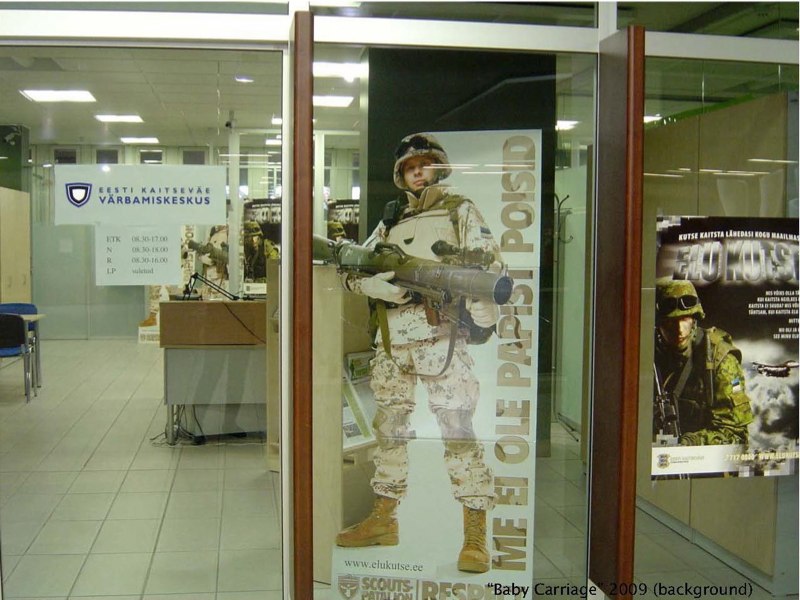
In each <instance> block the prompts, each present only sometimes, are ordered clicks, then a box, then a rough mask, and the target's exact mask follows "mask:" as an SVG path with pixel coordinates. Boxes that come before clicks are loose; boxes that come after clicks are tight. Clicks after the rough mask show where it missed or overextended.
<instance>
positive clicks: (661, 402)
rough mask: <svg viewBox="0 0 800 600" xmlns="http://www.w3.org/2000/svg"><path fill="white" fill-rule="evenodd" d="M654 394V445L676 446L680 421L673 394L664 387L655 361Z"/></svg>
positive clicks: (679, 434)
mask: <svg viewBox="0 0 800 600" xmlns="http://www.w3.org/2000/svg"><path fill="white" fill-rule="evenodd" d="M653 376H654V378H655V382H656V395H655V397H654V398H653V425H654V429H655V430H656V432H657V433H656V445H658V446H676V445H677V444H678V439H679V438H680V437H681V423H680V417H679V415H678V402H677V398H675V394H671V393H669V392H667V391H666V390H665V389H664V386H663V385H662V383H661V376H660V375H659V373H658V367H657V366H656V363H653Z"/></svg>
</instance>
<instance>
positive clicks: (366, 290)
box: [361, 271, 411, 304]
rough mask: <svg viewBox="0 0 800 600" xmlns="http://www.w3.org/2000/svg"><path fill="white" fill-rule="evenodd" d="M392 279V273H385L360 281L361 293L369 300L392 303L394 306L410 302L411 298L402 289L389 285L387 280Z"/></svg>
mask: <svg viewBox="0 0 800 600" xmlns="http://www.w3.org/2000/svg"><path fill="white" fill-rule="evenodd" d="M393 277H394V271H386V272H385V273H378V274H377V275H373V276H372V277H367V278H365V279H362V280H361V293H362V294H364V295H366V296H369V297H370V298H376V299H378V300H384V301H386V302H394V303H395V304H405V303H406V302H408V301H409V300H411V296H410V295H408V292H407V291H406V290H404V289H403V288H401V287H398V286H396V285H394V284H392V283H389V280H390V279H392V278H393Z"/></svg>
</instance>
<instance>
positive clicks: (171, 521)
mask: <svg viewBox="0 0 800 600" xmlns="http://www.w3.org/2000/svg"><path fill="white" fill-rule="evenodd" d="M42 356H43V360H44V365H43V371H44V386H43V388H42V389H41V390H40V393H39V396H38V397H37V398H34V399H33V401H32V402H31V404H30V405H27V406H26V405H25V403H24V392H23V390H22V385H21V383H22V381H21V380H22V375H21V365H15V364H8V363H4V364H3V365H2V368H0V547H1V548H2V568H3V579H4V589H3V597H4V598H9V599H17V598H27V599H33V598H36V599H39V598H57V599H60V600H66V599H70V600H73V599H78V598H86V599H87V600H88V598H93V599H94V600H109V599H111V598H113V599H114V600H276V599H278V598H281V592H280V591H279V590H280V588H281V555H280V533H279V532H280V528H279V513H278V501H279V489H278V480H277V476H275V475H274V474H271V473H269V472H268V471H266V469H265V467H264V465H265V463H266V460H265V457H264V446H263V445H262V444H260V443H248V442H247V441H244V442H242V441H238V440H236V441H229V442H228V443H227V444H225V445H216V444H207V445H204V446H192V445H188V444H187V445H180V446H176V447H169V446H166V445H164V444H163V435H162V434H163V431H164V426H165V422H166V412H165V409H164V407H163V405H162V397H163V393H162V387H163V374H162V363H161V359H162V352H161V350H160V349H159V348H158V347H156V346H145V345H138V344H136V343H134V342H130V341H91V342H86V341H77V342H68V341H57V342H56V341H51V342H45V343H44V349H43V353H42ZM552 445H553V450H552V456H551V457H549V458H540V459H538V460H537V463H536V506H535V511H536V512H535V521H534V543H535V553H534V573H535V578H536V581H541V582H546V583H549V584H553V585H561V584H565V583H572V584H575V585H582V584H583V583H584V577H585V563H586V558H585V555H586V492H585V486H586V478H585V475H584V469H583V465H582V462H581V460H580V457H579V448H580V445H579V443H578V442H577V441H576V440H574V439H573V438H572V437H570V435H568V434H567V433H566V432H565V431H564V430H562V429H561V428H560V427H559V426H558V425H554V426H553V431H552ZM637 524H638V529H637V532H638V535H637V551H636V573H637V577H638V579H639V580H640V581H643V582H645V583H653V582H656V581H659V582H662V583H667V584H669V583H670V582H684V581H688V582H690V583H697V584H706V585H710V584H731V583H736V582H741V581H743V580H744V579H743V577H742V576H741V575H739V574H738V573H736V572H735V571H733V570H731V569H729V568H728V567H726V566H724V565H723V564H722V563H720V562H719V561H717V560H716V559H715V558H714V557H713V556H711V555H710V554H708V553H706V552H704V551H703V550H701V549H700V548H698V547H697V546H695V545H692V544H690V543H689V542H687V541H686V540H685V539H684V538H683V537H681V536H679V535H678V534H676V533H674V532H672V531H670V530H669V529H667V528H666V527H664V526H663V525H661V524H660V523H659V522H658V521H656V520H655V519H653V518H652V517H649V516H648V515H646V514H644V513H642V512H641V511H640V512H639V514H638V515H637ZM317 597H318V598H325V599H328V598H329V597H330V594H329V590H328V589H327V588H326V586H320V587H319V589H318V590H317ZM540 597H541V596H540ZM639 597H641V596H639ZM647 597H649V596H645V598H647ZM752 597H753V598H756V599H765V598H770V597H771V596H769V595H768V594H767V593H766V592H764V591H763V590H760V589H758V588H756V591H755V592H754V594H753V596H752ZM558 598H560V599H562V600H563V599H564V598H565V597H564V596H559V597H558ZM298 600H299V599H298Z"/></svg>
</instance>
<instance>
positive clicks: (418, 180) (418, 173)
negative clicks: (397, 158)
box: [403, 156, 436, 192]
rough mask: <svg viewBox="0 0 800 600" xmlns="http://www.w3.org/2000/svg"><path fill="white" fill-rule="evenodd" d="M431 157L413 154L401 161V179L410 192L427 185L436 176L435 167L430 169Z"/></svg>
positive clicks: (417, 190)
mask: <svg viewBox="0 0 800 600" xmlns="http://www.w3.org/2000/svg"><path fill="white" fill-rule="evenodd" d="M432 164H433V159H431V158H429V157H427V156H414V157H412V158H409V159H408V160H407V161H406V162H405V163H403V181H405V184H406V187H407V188H408V189H409V190H411V191H412V192H419V191H420V190H422V189H424V188H426V187H428V186H429V185H431V184H432V183H433V182H434V179H435V178H436V169H432V168H431V165H432Z"/></svg>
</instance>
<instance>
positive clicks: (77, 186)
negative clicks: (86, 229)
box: [65, 183, 92, 208]
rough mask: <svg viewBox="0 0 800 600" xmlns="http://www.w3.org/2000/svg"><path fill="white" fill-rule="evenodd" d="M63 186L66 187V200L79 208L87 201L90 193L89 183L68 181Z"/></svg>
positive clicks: (90, 186) (90, 185)
mask: <svg viewBox="0 0 800 600" xmlns="http://www.w3.org/2000/svg"><path fill="white" fill-rule="evenodd" d="M65 187H66V188H67V200H69V201H70V204H72V205H73V206H77V207H78V208H80V207H81V206H83V205H84V204H86V203H87V202H89V197H90V196H91V195H92V184H91V183H68V184H66V186H65Z"/></svg>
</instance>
